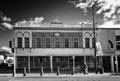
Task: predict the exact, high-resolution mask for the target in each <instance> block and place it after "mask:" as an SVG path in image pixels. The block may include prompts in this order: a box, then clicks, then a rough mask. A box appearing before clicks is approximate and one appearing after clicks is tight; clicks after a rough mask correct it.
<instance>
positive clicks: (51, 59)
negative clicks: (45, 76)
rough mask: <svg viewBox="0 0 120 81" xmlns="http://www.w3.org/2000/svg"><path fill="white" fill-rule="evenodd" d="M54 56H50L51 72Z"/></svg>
mask: <svg viewBox="0 0 120 81" xmlns="http://www.w3.org/2000/svg"><path fill="white" fill-rule="evenodd" d="M52 61H53V56H50V70H51V73H53V63H52Z"/></svg>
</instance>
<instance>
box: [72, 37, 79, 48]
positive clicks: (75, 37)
mask: <svg viewBox="0 0 120 81" xmlns="http://www.w3.org/2000/svg"><path fill="white" fill-rule="evenodd" d="M75 38H77V39H78V44H77V45H78V46H77V47H75V41H74V40H75ZM73 48H79V37H73Z"/></svg>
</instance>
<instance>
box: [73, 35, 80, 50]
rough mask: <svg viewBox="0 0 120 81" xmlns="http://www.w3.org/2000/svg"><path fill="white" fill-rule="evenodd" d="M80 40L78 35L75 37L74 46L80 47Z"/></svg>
mask: <svg viewBox="0 0 120 81" xmlns="http://www.w3.org/2000/svg"><path fill="white" fill-rule="evenodd" d="M78 41H79V38H78V37H74V40H73V43H74V48H78Z"/></svg>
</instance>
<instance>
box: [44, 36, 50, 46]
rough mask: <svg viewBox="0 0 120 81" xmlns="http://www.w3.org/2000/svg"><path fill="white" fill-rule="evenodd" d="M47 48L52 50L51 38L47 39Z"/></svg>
mask: <svg viewBox="0 0 120 81" xmlns="http://www.w3.org/2000/svg"><path fill="white" fill-rule="evenodd" d="M45 42H46V48H50V47H51V41H50V38H46V41H45Z"/></svg>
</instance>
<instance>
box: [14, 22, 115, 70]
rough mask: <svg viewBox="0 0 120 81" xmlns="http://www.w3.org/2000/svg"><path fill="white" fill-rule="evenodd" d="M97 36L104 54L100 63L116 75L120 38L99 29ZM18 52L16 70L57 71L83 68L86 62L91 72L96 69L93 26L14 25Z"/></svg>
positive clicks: (15, 45) (99, 57)
mask: <svg viewBox="0 0 120 81" xmlns="http://www.w3.org/2000/svg"><path fill="white" fill-rule="evenodd" d="M95 30H96V32H95V35H96V36H95V37H96V41H99V42H100V43H101V46H102V50H103V55H102V56H101V55H100V56H98V63H97V64H99V65H102V66H103V67H104V70H105V71H106V72H114V71H115V67H114V64H115V63H114V56H115V51H116V35H115V30H113V29H100V28H97V27H96V29H95ZM13 43H14V44H13V45H14V53H15V56H16V69H17V70H23V68H24V67H26V68H27V72H35V71H36V72H38V71H39V70H40V68H41V67H43V69H44V72H55V71H56V70H57V67H60V69H61V71H63V70H67V71H70V70H71V69H72V68H74V69H75V70H76V69H77V68H79V67H80V68H82V66H83V64H84V63H86V64H87V65H88V68H89V72H90V71H94V70H95V64H94V62H95V61H94V36H93V28H92V26H91V25H85V24H82V25H64V24H63V23H61V22H52V23H51V24H44V25H43V24H29V23H16V25H15V26H14V38H13Z"/></svg>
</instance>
